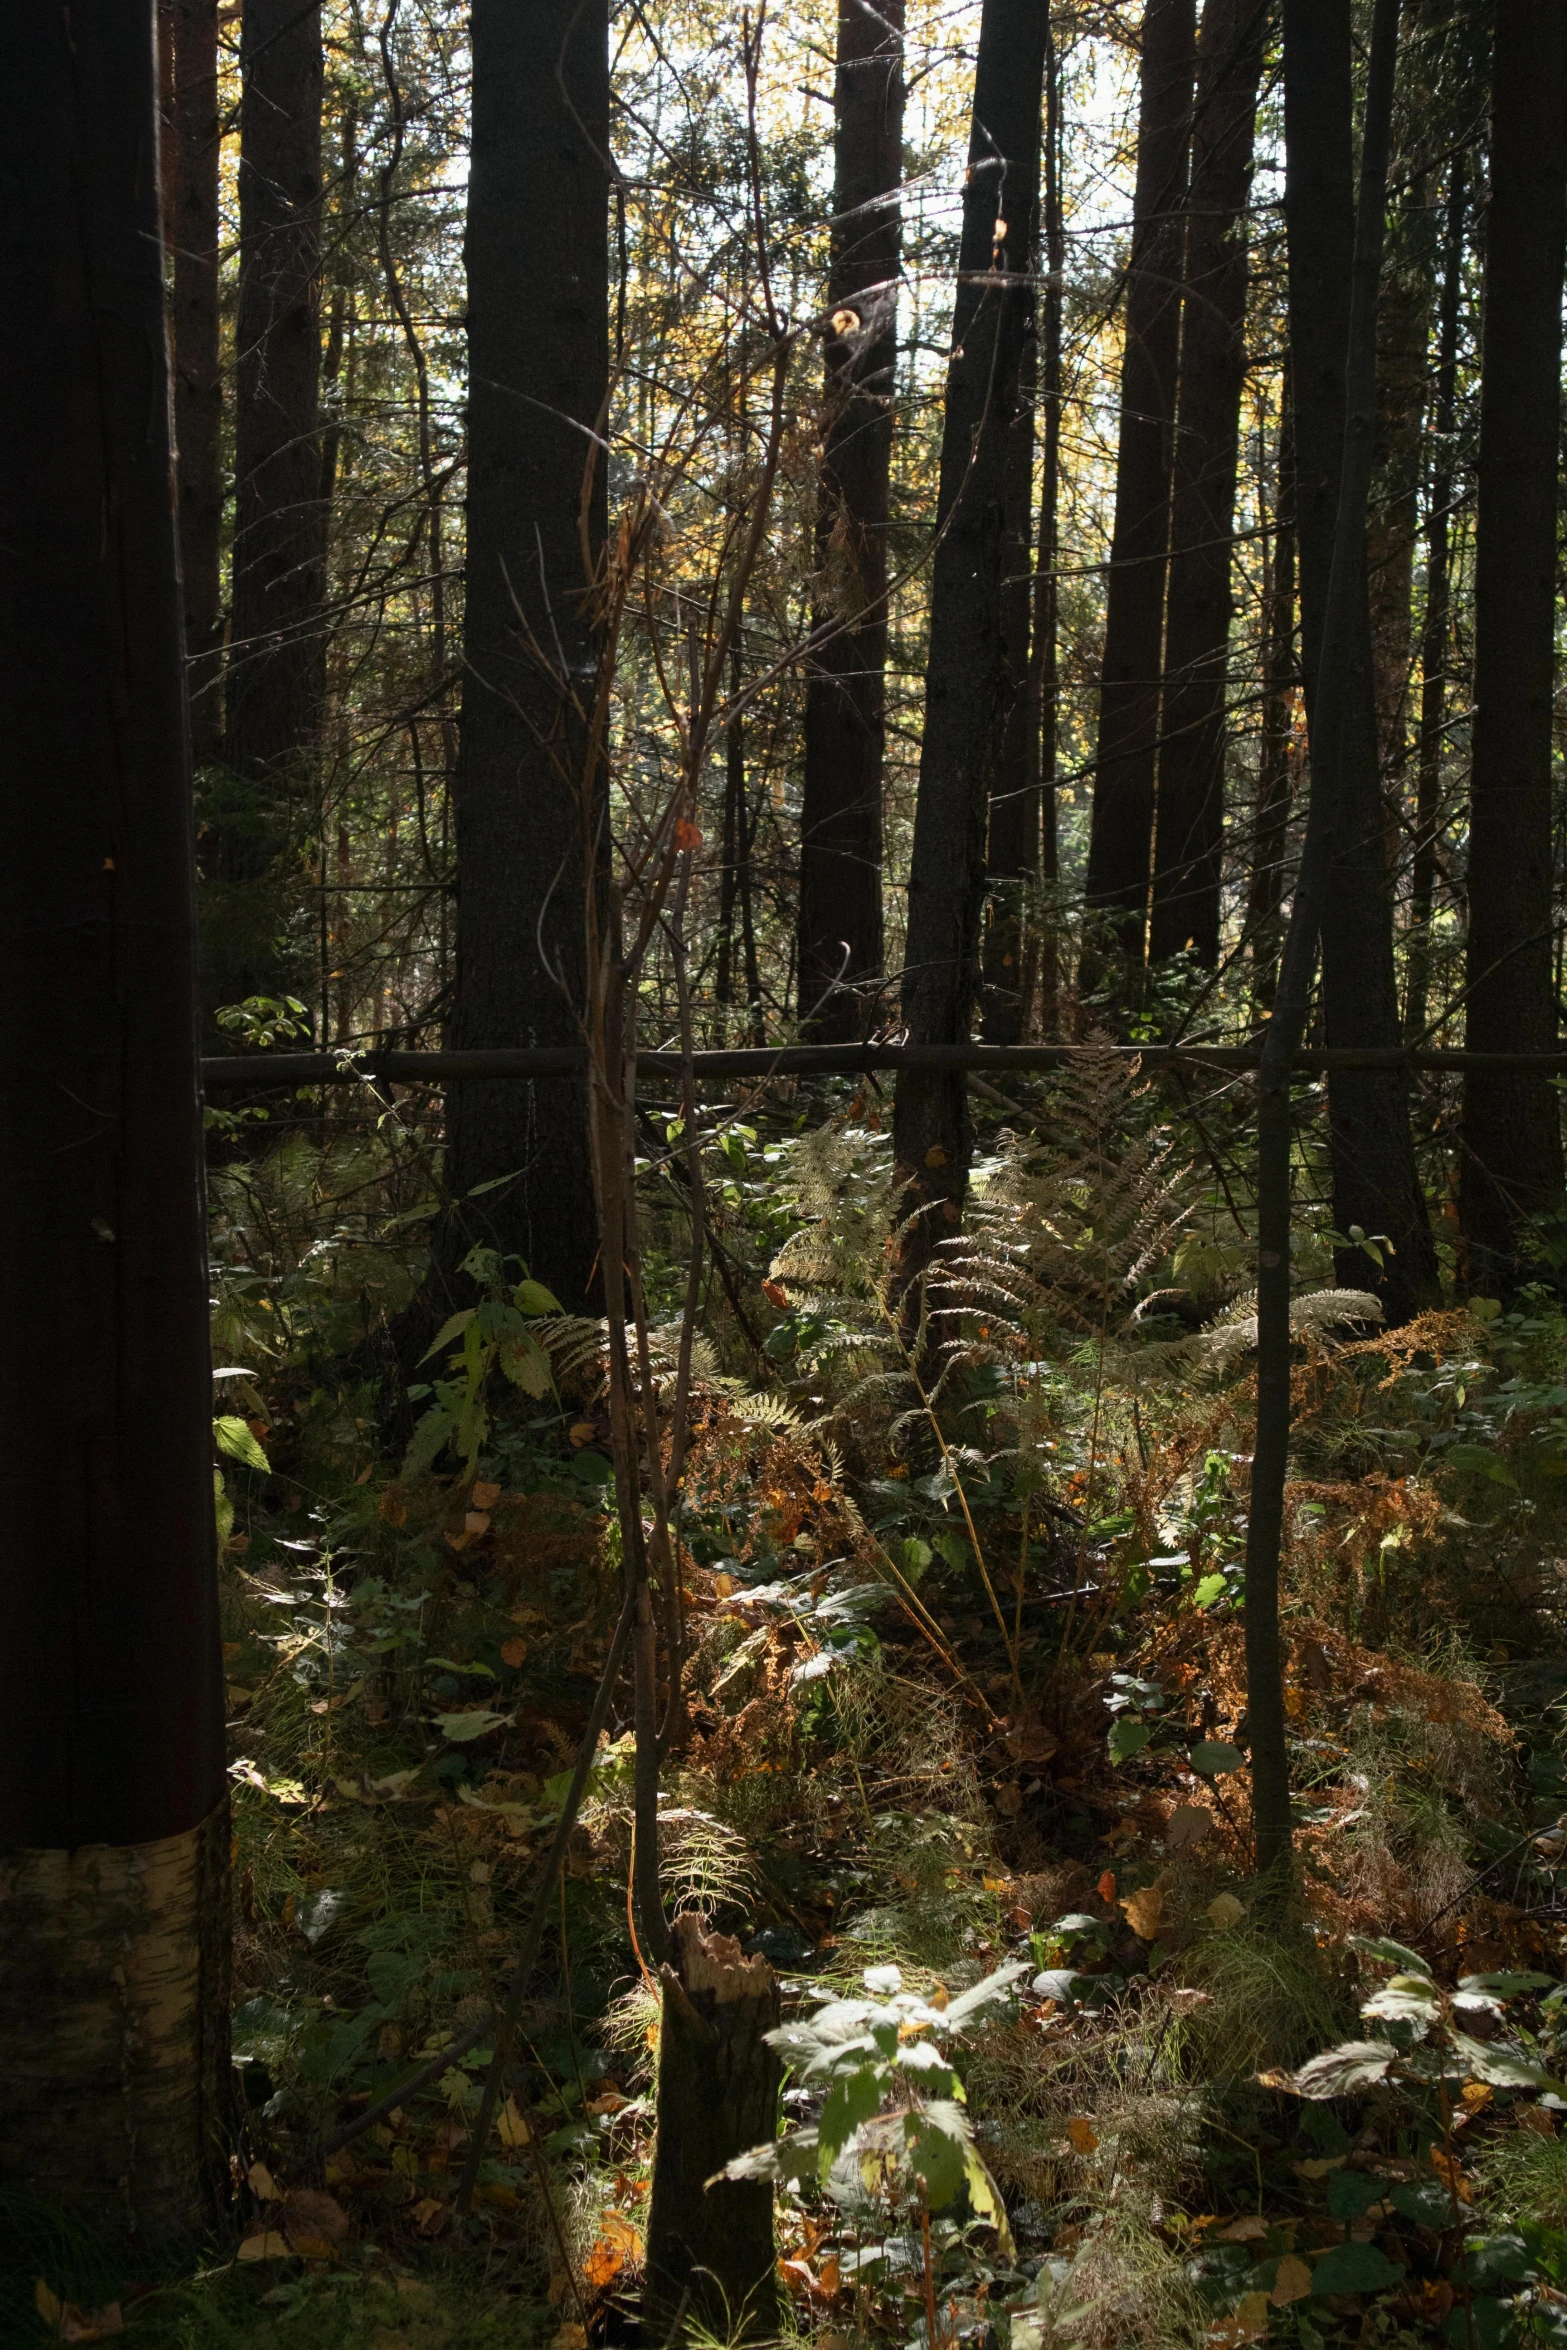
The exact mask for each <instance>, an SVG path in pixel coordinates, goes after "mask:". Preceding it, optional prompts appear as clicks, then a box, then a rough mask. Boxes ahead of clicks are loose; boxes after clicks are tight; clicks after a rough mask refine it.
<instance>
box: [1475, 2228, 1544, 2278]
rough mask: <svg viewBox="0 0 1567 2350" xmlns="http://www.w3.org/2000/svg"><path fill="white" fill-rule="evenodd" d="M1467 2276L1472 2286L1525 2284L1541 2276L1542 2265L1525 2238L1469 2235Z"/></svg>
mask: <svg viewBox="0 0 1567 2350" xmlns="http://www.w3.org/2000/svg"><path fill="white" fill-rule="evenodd" d="M1464 2273H1465V2274H1466V2276H1467V2277H1468V2279H1469V2282H1470V2284H1472V2285H1526V2284H1527V2283H1528V2282H1529V2279H1530V2278H1531V2277H1536V2276H1538V2275H1539V2273H1540V2264H1539V2262H1538V2261H1537V2260H1536V2259H1535V2258H1534V2255H1533V2254H1532V2253H1531V2252H1530V2250H1529V2247H1528V2245H1527V2244H1526V2243H1525V2242H1524V2240H1523V2238H1522V2236H1514V2235H1500V2236H1469V2237H1467V2238H1466V2239H1465V2242H1464Z"/></svg>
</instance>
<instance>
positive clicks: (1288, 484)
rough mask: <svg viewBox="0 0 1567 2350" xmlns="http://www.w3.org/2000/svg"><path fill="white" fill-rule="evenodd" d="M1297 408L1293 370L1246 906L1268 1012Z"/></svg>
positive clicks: (1267, 592) (1288, 751) (1289, 730)
mask: <svg viewBox="0 0 1567 2350" xmlns="http://www.w3.org/2000/svg"><path fill="white" fill-rule="evenodd" d="M1290 407H1291V402H1290V389H1289V372H1288V370H1287V369H1286V371H1285V377H1284V389H1283V396H1282V398H1281V400H1280V403H1279V410H1280V412H1279V438H1278V451H1277V456H1276V458H1275V461H1274V480H1273V515H1272V522H1273V529H1272V533H1271V536H1270V538H1269V540H1268V541H1267V543H1266V545H1265V547H1264V553H1263V612H1264V629H1265V640H1264V645H1263V688H1262V745H1261V750H1260V752H1259V755H1258V762H1257V815H1256V829H1255V833H1254V836H1253V841H1252V861H1251V882H1250V887H1249V889H1248V892H1247V900H1246V927H1247V930H1248V932H1249V934H1250V938H1251V964H1252V983H1251V985H1252V1001H1253V1004H1254V1006H1255V1007H1256V1009H1257V1010H1258V1011H1263V1012H1265V1011H1267V1010H1268V1009H1269V1008H1270V1007H1271V1005H1272V1003H1273V991H1274V987H1275V984H1276V981H1277V977H1278V967H1279V948H1280V946H1281V945H1282V943H1283V926H1282V921H1281V915H1282V909H1283V904H1284V859H1285V856H1286V853H1287V851H1288V848H1289V819H1290V800H1291V797H1292V796H1293V795H1292V788H1291V787H1292V783H1293V779H1294V769H1295V766H1296V763H1297V757H1296V743H1295V695H1296V691H1297V688H1298V686H1299V683H1300V671H1299V664H1298V662H1297V660H1296V657H1295V434H1294V427H1293V425H1292V423H1291V419H1290ZM1259 471H1260V466H1259Z"/></svg>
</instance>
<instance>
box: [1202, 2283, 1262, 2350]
mask: <svg viewBox="0 0 1567 2350" xmlns="http://www.w3.org/2000/svg"><path fill="white" fill-rule="evenodd" d="M1267 2331H1268V2296H1267V2294H1266V2293H1248V2294H1247V2295H1246V2298H1245V2299H1244V2300H1243V2301H1242V2302H1240V2303H1239V2304H1238V2305H1237V2307H1236V2308H1235V2309H1234V2310H1233V2311H1232V2312H1231V2314H1230V2315H1229V2316H1228V2317H1226V2318H1223V2319H1221V2320H1220V2322H1219V2324H1218V2325H1216V2326H1210V2327H1209V2328H1208V2334H1207V2339H1208V2340H1209V2341H1210V2342H1213V2343H1215V2344H1217V2345H1219V2346H1220V2350H1239V2345H1240V2344H1241V2343H1243V2342H1260V2341H1261V2340H1262V2339H1263V2337H1264V2336H1265V2335H1266V2333H1267Z"/></svg>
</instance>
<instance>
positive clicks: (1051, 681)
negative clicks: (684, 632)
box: [1028, 36, 1066, 1038]
mask: <svg viewBox="0 0 1567 2350" xmlns="http://www.w3.org/2000/svg"><path fill="white" fill-rule="evenodd" d="M1063 121H1064V118H1063V112H1062V105H1061V47H1060V43H1059V42H1058V41H1057V40H1056V39H1055V38H1054V37H1053V36H1052V38H1051V40H1050V43H1049V46H1048V48H1047V50H1046V53H1045V167H1044V175H1043V177H1044V202H1043V214H1044V236H1045V289H1044V291H1045V298H1044V303H1043V306H1042V307H1043V319H1042V323H1041V327H1040V336H1039V390H1040V410H1041V417H1042V426H1043V430H1042V445H1041V448H1040V472H1041V480H1040V485H1039V535H1038V540H1037V543H1036V546H1035V551H1034V610H1033V626H1032V631H1031V634H1030V640H1029V649H1028V690H1029V702H1030V705H1031V708H1030V720H1029V748H1030V751H1031V753H1032V755H1033V757H1034V759H1035V761H1036V763H1037V770H1038V775H1037V784H1036V790H1037V793H1038V799H1039V879H1040V892H1039V912H1038V919H1037V931H1036V939H1035V940H1034V941H1031V942H1030V949H1031V951H1030V953H1029V965H1030V979H1031V985H1032V990H1033V992H1034V996H1035V1000H1036V1002H1037V1006H1038V1016H1037V1020H1036V1022H1035V1028H1036V1032H1037V1033H1038V1034H1039V1035H1040V1036H1042V1037H1046V1038H1049V1037H1053V1036H1056V1035H1057V1034H1058V1033H1059V1031H1060V1026H1061V989H1062V985H1063V979H1064V974H1063V972H1062V969H1061V949H1062V943H1063V942H1062V932H1061V910H1060V906H1059V904H1058V902H1057V894H1056V886H1057V884H1058V883H1059V881H1060V878H1061V849H1060V828H1059V822H1058V810H1057V807H1056V771H1057V732H1058V729H1059V726H1060V719H1061V647H1060V623H1061V595H1060V588H1059V585H1058V582H1057V579H1056V566H1057V563H1058V562H1059V560H1060V545H1061V519H1060V517H1061V397H1062V375H1061V328H1062V317H1063V312H1064V309H1065V301H1064V296H1065V292H1066V212H1065V206H1064V204H1063V201H1062V190H1061V180H1062V153H1061V148H1062V132H1063Z"/></svg>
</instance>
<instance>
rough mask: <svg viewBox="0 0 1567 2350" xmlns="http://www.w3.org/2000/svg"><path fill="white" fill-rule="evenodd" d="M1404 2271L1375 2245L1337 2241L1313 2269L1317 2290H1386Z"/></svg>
mask: <svg viewBox="0 0 1567 2350" xmlns="http://www.w3.org/2000/svg"><path fill="white" fill-rule="evenodd" d="M1403 2274H1404V2271H1403V2270H1402V2269H1401V2268H1395V2267H1394V2265H1393V2263H1392V2261H1391V2260H1389V2258H1388V2256H1387V2254H1386V2253H1385V2252H1379V2251H1378V2250H1377V2247H1376V2245H1375V2244H1335V2245H1334V2247H1333V2249H1332V2251H1331V2252H1324V2253H1323V2255H1322V2258H1321V2259H1320V2260H1319V2261H1318V2262H1317V2265H1316V2267H1315V2268H1314V2269H1313V2270H1312V2272H1311V2289H1312V2291H1313V2293H1316V2294H1318V2295H1321V2296H1323V2297H1326V2295H1328V2294H1329V2293H1382V2292H1385V2291H1386V2289H1387V2287H1388V2286H1389V2285H1396V2284H1397V2283H1398V2282H1399V2281H1400V2279H1401V2278H1402V2277H1403Z"/></svg>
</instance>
